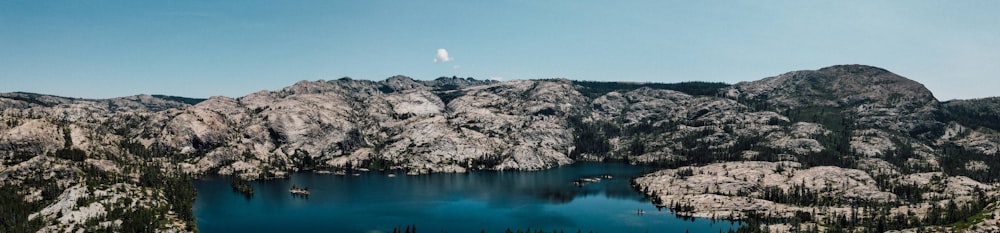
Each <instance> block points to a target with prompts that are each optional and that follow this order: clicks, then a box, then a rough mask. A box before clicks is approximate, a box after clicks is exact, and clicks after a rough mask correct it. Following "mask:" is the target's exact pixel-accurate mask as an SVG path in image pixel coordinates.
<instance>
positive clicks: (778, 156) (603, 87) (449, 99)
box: [0, 65, 1000, 232]
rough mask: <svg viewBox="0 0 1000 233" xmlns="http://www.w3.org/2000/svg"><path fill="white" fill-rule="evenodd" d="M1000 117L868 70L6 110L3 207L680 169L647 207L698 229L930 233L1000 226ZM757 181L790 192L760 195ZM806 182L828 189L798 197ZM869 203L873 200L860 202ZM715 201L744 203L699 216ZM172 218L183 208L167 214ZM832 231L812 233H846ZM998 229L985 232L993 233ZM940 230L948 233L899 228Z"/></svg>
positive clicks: (1, 146)
mask: <svg viewBox="0 0 1000 233" xmlns="http://www.w3.org/2000/svg"><path fill="white" fill-rule="evenodd" d="M997 109H1000V102H998V101H996V99H982V100H957V101H949V102H946V103H941V102H939V101H938V100H936V99H935V98H934V96H933V94H932V93H931V92H930V91H929V90H927V89H926V88H925V87H924V86H923V85H922V84H920V83H917V82H915V81H912V80H909V79H906V78H905V77H901V76H898V75H896V74H893V73H891V72H889V71H887V70H884V69H881V68H877V67H872V66H864V65H838V66H832V67H827V68H822V69H819V70H807V71H793V72H789V73H785V74H781V75H778V76H774V77H769V78H764V79H761V80H757V81H750V82H741V83H737V84H733V85H729V84H724V83H706V82H685V83H677V84H660V83H626V82H591V81H572V80H566V79H547V80H516V81H506V82H498V81H492V80H476V79H471V78H457V77H450V78H449V77H442V78H438V79H435V80H426V81H421V80H414V79H411V78H409V77H405V76H393V77H390V78H388V79H385V80H381V81H370V80H354V79H350V78H342V79H337V80H329V81H326V80H319V81H301V82H298V83H295V84H294V85H292V86H288V87H285V88H283V89H280V90H275V91H260V92H256V93H252V94H249V95H247V96H243V97H239V98H229V97H221V96H217V97H212V98H209V99H204V100H202V99H193V98H184V97H174V96H162V95H137V96H130V97H122V98H113V99H106V100H87V99H73V98H65V97H58V96H49V95H40V94H31V93H6V94H0V114H2V115H0V116H3V120H2V122H0V158H2V163H0V181H2V183H3V184H6V186H3V187H18V188H12V189H10V190H11V191H9V192H11V193H12V194H11V195H9V196H8V197H9V198H8V199H3V200H0V201H5V202H11V203H16V204H17V205H16V206H23V208H19V210H18V211H14V212H11V213H15V212H16V213H18V214H19V215H17V216H20V217H18V218H16V219H17V220H16V221H15V222H18V223H21V225H18V226H21V227H24V228H27V229H36V228H41V229H43V230H44V231H61V230H60V229H84V230H90V231H94V230H101V229H112V230H118V231H131V230H136V229H138V228H136V227H150V226H149V225H148V224H145V225H143V224H141V222H115V220H122V219H123V216H124V213H119V212H113V211H109V210H120V209H131V210H133V211H135V213H131V214H133V215H139V214H149V215H151V216H160V217H155V218H160V219H155V220H156V221H157V222H173V223H176V224H163V225H156V226H152V227H154V228H159V229H174V230H181V231H183V230H185V229H186V230H191V227H193V220H194V219H193V217H192V216H189V215H186V214H185V213H190V210H189V208H188V207H189V206H186V205H189V204H190V202H188V198H193V194H191V193H188V189H186V188H183V187H187V186H184V185H181V184H183V182H184V181H186V180H188V179H190V178H191V177H198V176H202V175H212V174H224V175H235V176H238V177H241V178H243V179H268V178H277V177H284V176H286V175H287V174H288V173H289V172H298V171H320V172H334V173H336V172H346V171H355V170H361V169H368V170H374V171H378V170H383V169H395V170H403V171H406V172H407V173H410V174H414V175H416V174H425V173H433V172H468V171H472V170H538V169H547V168H552V167H555V166H560V165H565V164H570V163H573V162H576V161H624V162H629V163H636V164H650V165H655V166H660V167H662V168H663V169H664V170H662V171H661V172H658V173H654V174H650V175H649V176H648V177H645V178H640V179H637V180H636V185H637V189H640V190H643V191H644V192H646V193H647V195H649V196H650V197H651V198H653V199H654V200H659V201H660V203H659V204H663V205H669V203H670V202H674V203H678V202H685V203H694V204H692V205H694V206H692V208H693V209H694V210H689V211H680V212H678V213H681V214H687V215H693V216H702V217H712V216H711V215H712V214H713V213H723V212H724V213H729V214H730V215H728V216H732V217H734V218H741V219H750V218H752V216H753V215H751V214H748V212H746V211H749V210H752V209H753V208H756V207H760V206H766V207H767V208H770V209H771V210H772V214H776V215H778V216H786V217H791V216H795V215H796V214H798V213H797V211H799V212H801V211H804V212H808V213H814V212H816V213H819V212H818V211H831V210H834V211H843V210H844V209H847V210H850V209H851V208H857V207H858V206H856V205H857V204H858V203H867V204H870V205H873V206H878V207H885V208H890V209H892V210H893V211H902V212H904V213H905V212H906V211H910V212H914V213H918V214H917V215H920V216H918V217H921V218H920V219H923V217H922V216H923V215H928V214H926V213H929V212H928V211H929V210H931V209H933V208H934V206H935V205H934V204H932V203H938V202H941V201H943V200H946V201H947V200H950V201H952V202H953V203H956V205H957V204H961V205H963V206H966V205H968V206H970V207H968V208H967V209H975V210H981V211H985V212H989V210H990V209H989V208H986V207H985V204H990V203H992V201H991V200H994V199H995V198H997V197H1000V194H998V193H997V182H1000V159H998V157H997V156H998V153H1000V133H998V131H997V128H996V127H997V125H996V124H995V123H994V122H1000V119H997V118H996V117H997V116H1000V114H998V113H1000V111H997ZM727 166H732V167H733V168H739V169H727V168H725V167H727ZM722 171H726V172H725V174H722V173H718V174H716V173H717V172H722ZM689 172H691V173H690V174H689ZM43 174H47V175H43ZM837 174H852V175H850V176H841V175H837ZM757 175H761V176H764V177H771V178H773V180H784V181H783V182H778V183H768V182H764V181H760V180H758V182H754V180H755V179H756V178H752V177H751V176H753V177H756V176H757ZM740 177H742V178H740ZM796 177H799V178H796ZM801 177H811V178H808V179H805V178H801ZM932 177H938V178H935V179H933V180H932V179H931V178H932ZM768 179H770V178H768ZM941 179H944V180H950V181H954V182H950V183H947V182H946V183H942V182H940V181H941ZM806 180H823V182H824V184H826V186H824V185H823V184H812V183H810V184H808V185H807V184H805V183H803V184H800V185H792V184H789V182H793V181H794V182H800V181H801V182H805V181H806ZM810 182H811V181H810ZM832 184H837V185H839V186H830V185H832ZM172 187H181V188H180V189H176V188H172ZM685 187H698V188H696V189H691V188H685ZM791 189H799V190H800V192H801V190H805V191H807V192H809V193H813V194H816V193H819V194H817V195H821V196H822V194H823V193H826V194H828V195H826V196H822V198H823V199H825V200H829V201H828V202H823V203H822V205H823V207H824V208H823V209H814V208H818V207H815V206H809V205H803V203H804V202H801V201H800V199H795V200H796V201H791V200H790V199H786V198H778V197H779V196H781V195H778V193H777V191H774V190H783V191H782V193H781V194H782V195H783V193H784V192H786V191H788V190H791ZM677 190H687V191H685V192H678V191H677ZM852 192H863V193H865V194H866V195H846V194H849V193H852ZM980 194H981V195H982V198H980V196H977V195H980ZM189 195H190V196H189ZM124 197H130V200H132V201H131V202H129V203H125V201H124V200H125V199H123V198H124ZM987 197H988V198H987ZM18 198H19V199H18ZM712 198H715V199H718V200H726V201H728V202H732V203H740V204H734V205H726V206H711V205H708V204H705V203H710V202H707V201H706V202H699V201H698V200H715V199H712ZM15 199H16V200H15ZM976 199H978V200H980V201H979V202H977V201H974V200H976ZM17 200H24V201H23V202H18V201H17ZM81 200H82V201H81ZM59 203H62V204H59ZM67 203H75V204H67ZM698 203H703V204H704V205H695V204H698ZM852 203H853V204H852ZM852 205H854V206H852ZM942 205H943V204H942ZM980 205H983V206H980ZM9 206H15V205H14V204H11V205H9ZM163 206H168V207H169V208H154V207H163ZM98 207H99V208H98ZM973 207H974V208H973ZM21 209H23V210H21ZM682 209H683V210H688V209H689V208H686V207H685V208H682ZM994 209H996V208H994ZM166 210H171V211H173V213H180V214H179V215H168V214H166V213H165V212H162V211H166ZM12 211H13V210H12ZM0 212H5V213H7V212H6V211H0ZM101 213H119V214H104V215H102V214H101ZM823 213H824V215H815V216H812V217H811V218H810V219H811V220H809V221H814V222H816V221H826V220H829V218H833V217H829V216H836V214H835V213H834V212H830V213H828V214H826V212H823ZM840 213H843V212H840ZM963 214H964V213H963ZM972 214H975V213H972ZM29 215H31V216H34V217H29ZM959 215H960V214H958V213H956V214H953V215H952V217H956V216H959ZM142 216H145V215H142ZM880 216H881V217H886V218H887V217H893V216H891V215H886V216H882V215H874V214H873V215H870V216H867V215H863V216H861V218H862V219H861V220H858V221H856V222H855V223H856V224H855V225H851V227H855V228H857V227H869V225H864V224H863V223H862V222H875V223H877V222H878V221H877V220H878V219H879V217H880ZM962 216H964V215H962ZM996 216H1000V214H997V215H996ZM716 217H719V216H716ZM956 218H957V217H956ZM30 219H46V220H45V221H40V222H39V221H34V222H32V221H28V220H30ZM800 220H802V219H800ZM928 221H929V220H928ZM941 221H945V220H941ZM990 221H993V220H981V221H980V222H976V223H974V224H978V225H977V226H979V225H983V226H982V227H984V228H982V229H993V228H989V226H990V225H989V224H991V223H995V222H990ZM105 223H107V224H105ZM948 223H951V222H948ZM777 225H781V224H777ZM921 225H946V224H945V223H943V222H942V223H939V222H937V220H935V221H933V222H929V223H927V224H924V223H922V222H921V223H920V224H917V223H912V224H911V223H909V222H907V223H906V224H897V226H896V228H891V229H905V228H911V227H917V226H921ZM831 226H832V225H830V224H827V227H831ZM838 226H839V225H838ZM24 228H16V229H24ZM10 229H15V228H10ZM0 231H4V230H3V229H0ZM4 232H6V231H4Z"/></svg>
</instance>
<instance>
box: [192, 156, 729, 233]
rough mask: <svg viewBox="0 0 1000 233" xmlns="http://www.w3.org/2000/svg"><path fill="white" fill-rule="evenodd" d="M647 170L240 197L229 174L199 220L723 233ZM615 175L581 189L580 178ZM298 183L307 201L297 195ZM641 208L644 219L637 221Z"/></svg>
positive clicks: (208, 192) (307, 179)
mask: <svg viewBox="0 0 1000 233" xmlns="http://www.w3.org/2000/svg"><path fill="white" fill-rule="evenodd" d="M644 169H645V170H648V168H643V167H637V166H630V165H626V164H614V163H577V164H573V165H568V166H562V167H559V168H554V169H549V170H544V171H535V172H509V171H508V172H493V171H476V172H471V173H465V174H430V175H419V176H407V175H403V174H399V175H398V176H396V177H389V176H387V175H386V173H379V172H367V173H361V175H360V176H350V175H348V176H338V175H323V174H314V173H297V174H293V175H291V177H289V178H288V179H277V180H269V181H259V182H251V185H252V186H253V188H254V196H253V197H252V198H250V199H247V198H245V197H244V196H243V195H242V194H240V193H237V192H234V191H233V190H232V188H231V187H230V185H229V183H230V180H229V178H228V177H208V178H205V179H201V180H197V181H195V186H196V187H197V188H198V198H197V200H196V202H195V206H194V214H195V216H196V217H197V219H198V229H199V231H200V232H204V233H213V232H307V231H310V232H361V233H367V232H392V229H393V227H397V226H398V227H401V228H405V226H407V225H414V224H415V225H416V229H417V230H418V231H419V232H431V233H436V232H453V233H465V232H480V230H486V232H504V231H505V230H506V229H508V228H509V229H512V230H513V231H515V232H516V231H517V229H522V230H523V229H527V228H531V229H533V230H546V231H551V230H553V229H559V230H565V231H566V232H577V230H582V231H583V232H588V231H594V232H608V233H611V232H684V231H685V230H690V231H691V232H719V231H720V230H728V229H730V228H732V227H736V226H738V225H736V224H735V223H732V222H728V221H712V220H708V219H694V220H683V219H681V218H677V217H674V215H673V214H672V213H671V212H670V211H669V210H667V209H662V210H658V209H657V208H656V207H655V206H654V205H652V204H651V203H650V202H649V201H648V200H645V199H644V198H643V195H642V194H640V193H639V192H637V191H635V190H632V188H631V187H630V186H629V179H630V177H634V176H638V175H640V174H642V173H643V172H644ZM603 174H610V175H612V176H613V178H612V179H602V180H601V181H600V182H596V183H588V184H586V185H584V186H582V187H578V186H577V185H575V184H573V181H574V180H577V179H578V178H581V177H594V176H600V175H603ZM293 185H295V186H298V187H308V188H309V191H310V192H311V193H312V194H311V195H310V196H308V197H299V196H293V195H292V194H290V193H289V191H288V190H289V188H291V187H292V186H293ZM638 210H643V211H644V212H645V213H644V214H642V215H639V214H638V213H637V212H638Z"/></svg>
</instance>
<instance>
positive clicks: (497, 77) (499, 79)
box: [490, 76, 503, 82]
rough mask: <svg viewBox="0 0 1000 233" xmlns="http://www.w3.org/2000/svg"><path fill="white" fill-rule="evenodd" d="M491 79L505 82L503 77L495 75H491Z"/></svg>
mask: <svg viewBox="0 0 1000 233" xmlns="http://www.w3.org/2000/svg"><path fill="white" fill-rule="evenodd" d="M490 80H493V81H497V82H503V77H500V76H493V77H490Z"/></svg>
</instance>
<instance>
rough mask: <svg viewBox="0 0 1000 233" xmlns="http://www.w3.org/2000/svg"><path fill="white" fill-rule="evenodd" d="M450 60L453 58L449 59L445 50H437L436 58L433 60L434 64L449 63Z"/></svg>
mask: <svg viewBox="0 0 1000 233" xmlns="http://www.w3.org/2000/svg"><path fill="white" fill-rule="evenodd" d="M452 59H453V58H451V57H450V56H448V50H445V49H438V52H437V57H435V58H434V63H438V62H449V61H451V60H452Z"/></svg>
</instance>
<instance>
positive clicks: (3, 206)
mask: <svg viewBox="0 0 1000 233" xmlns="http://www.w3.org/2000/svg"><path fill="white" fill-rule="evenodd" d="M21 190H23V189H22V188H21V187H16V186H13V185H0V213H2V214H0V232H10V233H21V232H35V231H38V229H40V228H42V226H44V225H43V224H44V222H43V221H42V220H41V219H40V218H36V219H34V220H28V215H30V214H31V213H34V212H36V211H37V210H40V209H41V208H42V207H43V206H44V205H43V204H45V202H43V201H39V202H33V203H29V202H26V201H24V196H23V194H22V193H20V192H21Z"/></svg>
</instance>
